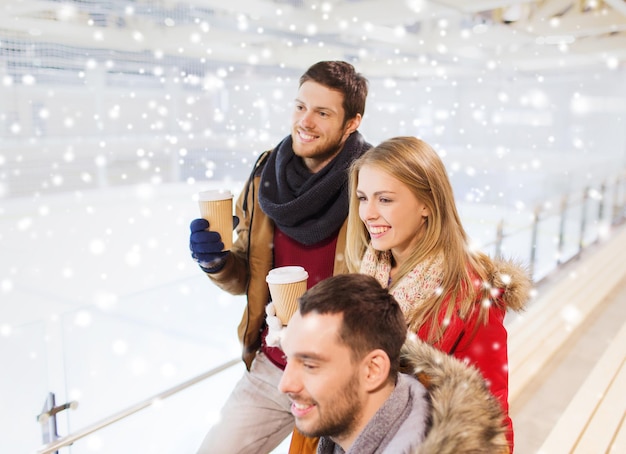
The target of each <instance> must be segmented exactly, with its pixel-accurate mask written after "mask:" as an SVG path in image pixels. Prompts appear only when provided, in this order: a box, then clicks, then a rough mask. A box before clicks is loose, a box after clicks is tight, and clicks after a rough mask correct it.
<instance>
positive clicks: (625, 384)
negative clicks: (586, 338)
mask: <svg viewBox="0 0 626 454" xmlns="http://www.w3.org/2000/svg"><path fill="white" fill-rule="evenodd" d="M625 415H626V323H624V325H623V326H622V328H621V330H620V331H619V333H618V334H617V335H616V336H615V338H614V339H613V341H612V342H611V344H610V346H609V347H608V349H607V350H606V351H605V352H604V353H603V354H602V356H601V357H600V359H599V361H598V362H597V363H596V365H595V366H594V367H593V369H592V370H591V373H590V374H589V375H588V376H587V378H586V380H585V382H584V383H583V385H582V386H581V387H580V388H579V389H578V391H577V393H576V394H575V396H574V398H573V399H572V400H571V401H570V403H569V405H568V406H567V408H566V409H565V411H564V412H563V414H562V415H561V416H560V417H559V419H558V421H557V423H556V425H555V426H554V427H553V429H552V431H551V432H550V434H549V435H548V437H547V438H546V440H545V441H544V443H543V445H542V446H541V449H540V450H539V454H564V453H577V454H578V453H580V454H586V453H594V454H596V453H609V452H611V453H624V452H626V416H625Z"/></svg>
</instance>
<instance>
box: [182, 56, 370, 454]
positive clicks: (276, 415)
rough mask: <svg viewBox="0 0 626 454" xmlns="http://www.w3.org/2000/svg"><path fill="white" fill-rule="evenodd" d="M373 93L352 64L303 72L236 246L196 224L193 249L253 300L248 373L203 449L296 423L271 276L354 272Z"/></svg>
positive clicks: (243, 326) (283, 431) (240, 445)
mask: <svg viewBox="0 0 626 454" xmlns="http://www.w3.org/2000/svg"><path fill="white" fill-rule="evenodd" d="M367 92H368V83H367V79H365V77H363V76H362V75H361V74H360V73H358V72H357V71H356V70H355V68H354V67H353V66H352V65H351V64H350V63H347V62H342V61H322V62H318V63H315V64H314V65H312V66H311V67H310V68H308V69H307V70H306V71H305V73H304V74H303V75H302V76H301V77H300V79H299V85H298V91H297V93H296V96H295V99H294V103H293V111H292V115H291V133H290V134H289V135H288V136H287V137H285V138H284V139H283V140H281V141H280V142H279V143H278V144H277V145H276V146H275V147H274V148H273V149H272V150H268V151H266V152H264V153H261V155H260V156H259V159H258V160H257V162H256V163H255V165H254V166H253V169H252V172H251V175H250V178H249V179H248V181H247V182H246V184H245V185H244V189H243V191H242V192H241V194H240V196H239V197H238V199H237V204H236V208H235V212H236V218H235V219H234V222H233V224H234V225H235V226H236V233H237V239H236V241H235V242H234V244H233V247H232V249H231V250H230V251H223V249H224V243H223V241H222V238H221V237H220V234H219V233H217V232H215V231H213V230H212V226H210V225H209V223H208V221H206V220H205V219H194V220H193V221H192V222H191V225H190V229H191V234H190V239H189V246H190V249H191V253H192V257H193V259H194V260H196V261H197V262H198V265H199V266H200V269H201V270H202V271H203V272H204V273H206V275H207V276H208V277H209V278H210V279H211V281H212V282H213V283H215V284H216V285H217V286H218V287H220V288H221V289H223V290H225V291H227V292H229V293H231V294H234V295H240V294H245V295H246V297H247V304H246V307H245V309H244V313H243V315H242V317H241V323H240V324H239V329H238V334H239V338H240V340H241V343H242V345H243V352H242V356H243V360H244V362H245V364H246V368H247V370H246V371H245V372H244V374H243V376H242V377H241V379H240V380H239V381H238V382H237V384H236V385H235V388H234V389H233V391H232V393H231V394H230V396H229V397H228V399H227V400H226V402H225V404H224V406H223V407H222V410H221V412H220V416H219V419H218V420H217V421H216V423H215V424H214V425H213V426H212V427H211V428H210V429H209V431H208V433H207V435H206V436H205V438H204V441H203V442H202V444H201V446H200V448H199V450H198V453H199V454H258V453H267V452H271V451H272V450H273V449H274V448H276V447H277V446H278V445H279V444H280V443H281V442H282V440H283V439H284V438H285V437H287V436H288V435H289V434H290V433H291V432H292V430H293V429H294V418H293V415H292V414H291V412H290V410H289V406H290V402H289V399H287V397H286V396H285V395H284V394H282V393H280V392H279V391H278V389H277V385H278V381H279V380H280V377H281V374H282V370H283V368H284V365H285V363H284V354H283V352H282V351H281V350H280V348H276V347H274V346H273V345H271V342H268V340H267V333H268V326H267V323H266V306H267V305H268V303H269V302H270V293H269V288H268V286H267V283H266V282H265V277H266V276H267V274H268V272H269V271H270V270H271V269H272V268H278V267H282V266H301V267H304V269H306V270H307V272H308V274H309V278H308V281H307V287H311V286H313V285H315V284H316V283H317V282H319V281H321V280H323V279H326V278H328V277H330V276H333V275H336V274H340V273H344V272H345V271H346V270H347V267H346V263H345V260H344V249H345V245H346V226H347V224H346V219H347V216H348V168H349V167H350V164H351V163H352V162H353V161H354V160H355V159H357V158H358V157H359V156H361V155H362V154H363V153H364V152H365V151H366V150H367V149H369V148H370V147H371V145H370V144H369V143H367V142H366V141H365V139H364V138H363V136H362V135H361V134H360V133H359V131H358V128H359V126H360V124H361V120H362V118H363V115H364V112H365V100H366V97H367ZM210 303H212V301H207V304H210ZM216 308H217V306H216Z"/></svg>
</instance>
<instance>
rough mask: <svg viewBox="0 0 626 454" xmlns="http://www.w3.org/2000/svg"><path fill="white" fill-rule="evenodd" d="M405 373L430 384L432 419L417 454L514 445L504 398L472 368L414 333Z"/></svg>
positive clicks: (489, 453)
mask: <svg viewBox="0 0 626 454" xmlns="http://www.w3.org/2000/svg"><path fill="white" fill-rule="evenodd" d="M401 367H402V372H404V373H406V374H411V375H414V376H416V377H417V378H418V380H420V382H422V384H423V385H424V386H425V387H426V388H427V390H428V394H429V398H430V404H431V417H430V427H429V429H428V431H427V434H426V438H425V440H424V442H423V443H422V444H421V445H420V446H419V448H418V449H417V450H416V451H415V453H414V454H470V453H471V454H482V453H484V454H497V453H507V452H508V451H509V445H508V443H507V440H506V436H505V426H504V425H503V421H504V415H503V412H502V408H501V406H500V404H499V402H498V401H497V400H496V399H495V397H493V395H492V394H491V393H490V392H489V390H488V389H487V386H486V384H485V381H484V379H483V377H482V375H481V374H480V373H479V372H478V371H477V370H476V369H475V368H474V367H472V366H468V365H466V364H464V363H462V362H461V361H459V360H457V359H456V358H453V357H452V356H449V355H446V354H445V353H443V352H441V351H440V350H437V349H436V348H434V347H432V346H430V345H428V344H426V343H425V342H423V341H421V340H419V339H417V338H416V337H414V336H411V337H410V338H409V339H407V342H406V343H405V345H404V347H403V349H402V366H401Z"/></svg>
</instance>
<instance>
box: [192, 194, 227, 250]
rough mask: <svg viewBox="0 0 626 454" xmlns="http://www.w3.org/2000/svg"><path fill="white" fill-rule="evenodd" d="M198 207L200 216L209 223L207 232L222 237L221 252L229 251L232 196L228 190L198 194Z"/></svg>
mask: <svg viewBox="0 0 626 454" xmlns="http://www.w3.org/2000/svg"><path fill="white" fill-rule="evenodd" d="M198 206H199V207H200V216H201V217H202V218H204V219H206V220H207V221H209V230H211V231H213V232H218V233H219V234H220V236H221V237H222V242H223V243H224V249H222V250H223V251H228V250H230V248H232V247H233V194H232V193H231V192H230V191H228V190H213V191H202V192H199V193H198Z"/></svg>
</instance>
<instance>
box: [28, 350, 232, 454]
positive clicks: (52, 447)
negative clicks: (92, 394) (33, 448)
mask: <svg viewBox="0 0 626 454" xmlns="http://www.w3.org/2000/svg"><path fill="white" fill-rule="evenodd" d="M240 361H241V359H240V358H233V359H231V360H230V361H227V362H225V363H224V364H221V365H219V366H217V367H215V368H213V369H211V370H208V371H206V372H204V373H202V374H200V375H197V376H196V377H194V378H191V379H189V380H187V381H185V382H183V383H181V384H179V385H176V386H173V387H171V388H169V389H167V390H165V391H163V392H160V393H158V394H155V395H154V396H152V397H150V398H148V399H145V400H142V401H141V402H138V403H136V404H135V405H131V406H130V407H128V408H126V409H124V410H122V411H119V412H117V413H115V414H113V415H111V416H108V417H106V418H104V419H101V420H100V421H97V422H95V423H93V424H91V425H90V426H87V427H85V428H83V429H81V430H78V431H76V432H74V433H72V434H69V435H66V436H64V437H61V438H58V439H57V440H55V441H53V442H50V443H47V444H45V445H43V446H42V447H41V448H39V450H38V451H37V453H38V454H51V453H54V452H56V451H57V450H58V449H59V448H63V447H66V446H69V445H71V444H72V443H74V442H75V441H76V440H79V439H81V438H84V437H86V436H87V435H90V434H92V433H93V432H96V431H98V430H100V429H102V428H104V427H106V426H108V425H110V424H113V423H114V422H117V421H119V420H120V419H124V418H126V417H127V416H130V415H132V414H133V413H136V412H138V411H139V410H143V409H144V408H147V407H149V406H151V405H153V404H155V403H157V402H160V401H162V400H163V399H166V398H168V397H170V396H171V395H173V394H176V393H178V392H180V391H182V390H184V389H185V388H188V387H190V386H192V385H195V384H196V383H198V382H201V381H203V380H205V379H207V378H209V377H212V376H213V375H216V374H218V373H220V372H222V371H223V370H226V369H228V368H230V367H232V366H234V365H235V364H238V363H239V362H240Z"/></svg>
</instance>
